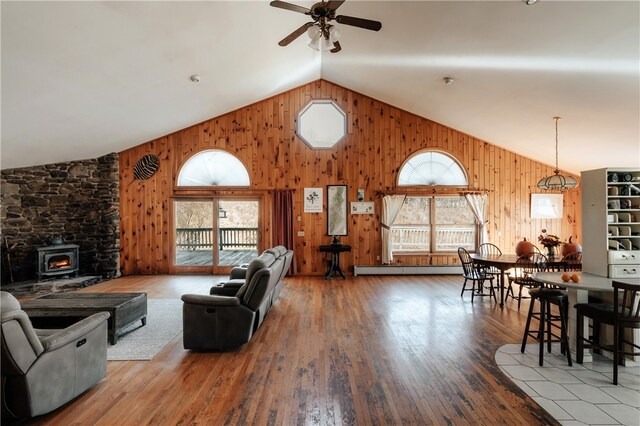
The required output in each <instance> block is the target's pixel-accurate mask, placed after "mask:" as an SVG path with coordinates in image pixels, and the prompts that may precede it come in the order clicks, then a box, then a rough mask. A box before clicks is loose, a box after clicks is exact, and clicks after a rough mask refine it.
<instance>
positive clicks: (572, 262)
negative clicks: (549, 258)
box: [562, 251, 582, 271]
mask: <svg viewBox="0 0 640 426" xmlns="http://www.w3.org/2000/svg"><path fill="white" fill-rule="evenodd" d="M562 264H563V268H564V270H565V271H582V253H580V252H578V251H574V252H572V253H569V254H567V255H566V256H564V257H563V258H562Z"/></svg>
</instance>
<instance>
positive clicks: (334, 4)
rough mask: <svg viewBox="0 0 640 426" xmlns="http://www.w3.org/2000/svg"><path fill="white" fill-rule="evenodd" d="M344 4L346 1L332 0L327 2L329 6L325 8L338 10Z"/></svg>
mask: <svg viewBox="0 0 640 426" xmlns="http://www.w3.org/2000/svg"><path fill="white" fill-rule="evenodd" d="M342 3H344V0H331V1H328V2H327V5H326V6H325V7H326V8H327V9H328V10H336V9H337V8H339V7H340V5H342Z"/></svg>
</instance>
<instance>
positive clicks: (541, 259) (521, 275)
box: [505, 252, 548, 310]
mask: <svg viewBox="0 0 640 426" xmlns="http://www.w3.org/2000/svg"><path fill="white" fill-rule="evenodd" d="M547 261H548V260H547V256H545V255H544V254H541V253H537V252H532V253H528V254H524V255H522V256H520V257H518V260H516V264H515V267H514V268H513V273H512V274H510V275H509V287H508V288H507V294H506V296H505V298H508V297H509V295H511V298H512V299H516V300H517V301H518V310H520V304H521V302H522V299H529V298H530V297H529V296H523V295H522V289H523V288H525V287H526V288H527V289H529V290H530V289H533V288H538V287H540V286H541V284H540V283H539V282H537V281H534V280H533V274H534V273H536V272H541V271H546V270H547ZM514 284H515V285H517V286H519V287H520V289H519V290H518V296H515V294H514V291H513V285H514Z"/></svg>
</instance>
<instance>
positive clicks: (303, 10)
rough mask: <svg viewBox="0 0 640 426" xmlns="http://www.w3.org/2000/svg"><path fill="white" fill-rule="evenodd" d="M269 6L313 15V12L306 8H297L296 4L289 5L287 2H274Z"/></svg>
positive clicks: (277, 0) (276, 0)
mask: <svg viewBox="0 0 640 426" xmlns="http://www.w3.org/2000/svg"><path fill="white" fill-rule="evenodd" d="M269 4H270V5H271V6H273V7H279V8H280V9H286V10H292V11H294V12H300V13H304V14H306V15H309V14H310V13H311V11H310V10H309V9H307V8H306V7H302V6H297V5H295V4H291V3H287V2H286V1H280V0H273V1H272V2H271V3H269Z"/></svg>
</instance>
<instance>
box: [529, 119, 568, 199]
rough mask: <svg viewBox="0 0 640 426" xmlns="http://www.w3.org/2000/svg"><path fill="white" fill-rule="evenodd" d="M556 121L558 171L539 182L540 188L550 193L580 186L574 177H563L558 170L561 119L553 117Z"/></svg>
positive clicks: (557, 169)
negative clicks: (559, 122)
mask: <svg viewBox="0 0 640 426" xmlns="http://www.w3.org/2000/svg"><path fill="white" fill-rule="evenodd" d="M553 119H554V120H555V121H556V169H555V170H554V171H553V173H554V174H553V175H551V176H547V177H544V178H542V179H540V181H539V182H538V185H537V186H538V188H539V189H544V190H548V191H566V190H567V189H573V188H575V187H577V186H578V181H577V180H576V178H574V177H573V176H563V175H561V174H560V169H559V168H558V121H559V120H560V117H553Z"/></svg>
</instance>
